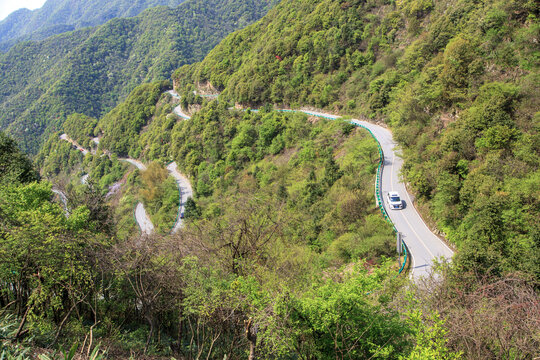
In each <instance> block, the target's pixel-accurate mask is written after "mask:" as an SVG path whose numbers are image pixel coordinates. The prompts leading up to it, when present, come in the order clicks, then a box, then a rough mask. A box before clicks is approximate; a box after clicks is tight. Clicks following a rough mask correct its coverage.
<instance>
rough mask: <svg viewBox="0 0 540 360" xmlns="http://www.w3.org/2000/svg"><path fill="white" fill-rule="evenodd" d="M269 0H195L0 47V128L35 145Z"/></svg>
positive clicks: (97, 111) (165, 69) (160, 75)
mask: <svg viewBox="0 0 540 360" xmlns="http://www.w3.org/2000/svg"><path fill="white" fill-rule="evenodd" d="M270 3H271V1H267V0H264V1H255V0H251V1H240V0H208V1H206V0H194V1H190V2H188V3H185V4H182V5H181V6H179V7H178V8H176V9H170V8H166V7H158V8H154V9H149V10H147V11H145V12H143V13H142V14H141V15H139V16H137V17H135V18H129V19H114V20H111V21H110V22H108V23H107V24H105V25H102V26H100V27H97V28H88V29H83V30H79V31H75V32H71V33H66V34H61V35H58V36H55V37H52V38H49V39H47V40H44V41H39V42H29V43H22V44H19V45H17V46H15V47H13V48H12V49H11V50H10V51H9V52H8V53H6V54H3V55H0V89H1V90H0V128H2V129H5V128H8V132H9V133H11V134H13V135H14V136H15V137H16V138H18V139H19V140H22V141H20V143H21V146H22V147H23V148H24V149H25V150H26V151H30V152H36V151H37V149H38V147H39V144H40V143H41V142H42V141H43V138H42V137H41V134H43V132H45V131H47V132H49V131H51V130H54V129H58V128H59V127H60V126H61V124H62V122H63V121H64V120H65V118H66V116H67V115H69V114H71V113H75V112H77V113H83V114H86V115H88V116H93V117H99V116H101V115H103V114H104V113H106V112H107V111H109V110H110V109H111V108H112V107H114V105H116V103H117V102H118V100H119V99H121V98H123V97H125V96H127V94H128V93H129V92H130V91H131V90H132V89H133V88H135V86H137V85H138V84H140V83H142V82H145V81H151V80H156V79H168V78H169V77H170V74H171V72H172V70H174V69H175V68H177V67H178V66H180V65H183V64H186V63H192V62H194V61H198V60H201V59H202V58H203V57H204V55H205V54H206V53H207V52H208V51H209V50H210V49H211V48H212V47H214V46H215V45H216V44H217V43H218V42H219V41H220V40H221V39H222V38H223V37H224V36H225V35H227V34H228V33H230V32H232V31H233V30H235V29H238V28H242V27H244V26H246V25H247V24H249V23H251V22H253V21H255V20H256V19H258V18H260V17H261V16H262V15H263V14H264V13H265V12H266V10H267V7H268V6H269V5H270Z"/></svg>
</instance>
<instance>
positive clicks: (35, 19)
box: [0, 0, 183, 51]
mask: <svg viewBox="0 0 540 360" xmlns="http://www.w3.org/2000/svg"><path fill="white" fill-rule="evenodd" d="M182 2H183V0H143V1H136V2H133V1H127V0H116V1H104V0H85V1H73V0H48V1H46V2H45V4H43V6H42V7H41V8H39V9H36V10H34V11H30V10H28V9H20V10H18V11H15V12H14V13H12V14H10V15H9V16H8V17H7V18H5V19H4V20H2V21H0V51H7V50H9V48H10V47H11V46H13V45H14V44H16V43H18V42H21V41H28V40H42V39H45V38H47V37H49V36H52V35H57V34H60V33H64V32H67V31H73V30H75V29H80V28H84V27H89V26H97V25H101V24H104V23H106V22H107V21H109V20H111V19H113V18H123V17H133V16H137V15H138V14H139V13H141V12H142V11H143V10H145V9H148V8H152V7H156V6H160V5H164V6H169V7H173V8H174V7H176V6H178V5H180V4H181V3H182Z"/></svg>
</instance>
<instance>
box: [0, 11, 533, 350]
mask: <svg viewBox="0 0 540 360" xmlns="http://www.w3.org/2000/svg"><path fill="white" fill-rule="evenodd" d="M153 11H156V13H158V12H159V11H161V10H153ZM232 11H234V10H232ZM537 17H538V10H537V8H536V7H535V4H534V3H533V2H529V1H518V0H511V1H505V2H502V1H499V0H489V1H487V2H483V3H478V2H476V3H471V2H467V1H462V0H451V1H449V2H445V3H442V2H433V1H426V0H399V1H397V2H393V1H391V2H390V1H383V0H374V1H367V2H364V1H347V2H342V1H333V0H320V1H311V0H309V1H297V0H296V1H295V0H284V1H283V2H282V3H281V4H280V5H279V6H278V7H277V8H275V10H273V11H272V12H271V13H270V14H269V15H268V16H267V17H265V18H264V19H262V20H261V21H260V22H259V23H256V24H254V25H252V26H250V27H247V28H246V29H244V30H241V31H239V32H236V33H234V34H232V35H231V36H229V37H228V38H227V39H225V40H224V41H223V42H222V44H221V45H219V46H218V47H217V48H216V49H215V50H214V51H213V52H212V53H211V54H210V55H209V56H208V57H207V58H206V59H205V60H204V61H203V62H202V63H199V64H195V65H189V66H185V67H182V68H180V69H179V70H178V71H177V72H176V73H175V78H174V84H175V86H176V87H177V90H178V92H179V93H180V94H183V95H184V98H183V99H182V101H181V104H182V106H184V107H189V106H190V110H197V111H196V112H194V113H193V117H192V118H191V119H190V120H187V121H186V120H182V119H180V118H178V117H177V116H175V115H174V114H171V113H170V112H171V110H172V107H173V106H174V105H175V104H174V102H173V100H172V99H171V97H170V96H169V95H162V91H163V90H164V89H165V88H166V85H165V83H163V82H154V83H147V84H144V85H141V86H140V87H137V88H136V89H135V90H134V91H133V92H132V93H131V94H130V95H129V96H128V97H127V100H126V101H125V102H124V103H121V104H120V105H118V106H117V107H116V108H115V109H113V110H112V111H110V112H109V113H108V114H107V115H105V116H102V117H101V119H100V120H99V121H97V120H95V119H93V118H91V117H86V116H82V115H79V114H76V115H72V117H70V118H69V121H67V122H65V124H63V123H64V121H63V119H59V120H58V125H59V124H61V123H62V124H63V128H64V129H65V130H66V131H67V132H71V133H73V134H72V136H73V137H76V138H77V139H78V141H81V142H83V143H87V142H89V141H90V138H91V137H92V136H94V135H96V134H99V135H101V137H102V141H101V143H100V146H101V149H107V150H112V151H113V152H115V153H119V154H129V155H130V156H133V157H137V158H142V159H144V160H145V161H146V162H147V163H151V164H150V165H149V168H150V169H149V170H148V171H147V172H139V171H138V170H135V171H133V172H128V171H127V170H126V168H125V166H126V165H124V166H122V165H120V163H119V162H118V161H117V158H116V156H115V155H112V156H111V157H110V158H109V157H108V156H103V157H101V155H91V154H90V155H87V156H85V157H84V158H83V157H82V154H80V152H78V151H76V150H74V149H73V148H72V147H71V145H70V144H69V143H67V142H65V141H60V140H59V138H58V135H59V134H58V133H57V134H54V135H53V136H51V137H50V138H49V140H48V141H47V143H46V144H45V146H44V149H43V151H42V152H40V154H39V155H38V158H37V160H38V164H40V166H42V172H43V174H44V175H45V176H51V177H56V178H61V177H62V176H66V177H68V176H70V174H71V175H72V174H73V173H78V175H80V174H81V173H82V172H89V173H90V174H91V176H90V180H91V181H90V182H89V185H88V186H82V185H80V184H79V180H78V177H77V178H76V179H75V180H73V181H72V182H75V183H77V185H76V186H75V185H74V184H71V185H69V186H67V187H68V188H69V187H70V186H71V187H72V189H70V191H68V192H69V193H68V198H69V199H70V200H69V201H70V203H69V207H70V211H71V215H69V216H68V217H66V215H65V214H64V212H63V210H62V208H61V207H60V206H59V205H58V204H55V203H53V202H51V200H50V199H51V198H52V194H51V191H50V185H49V184H48V183H45V182H41V183H37V182H31V181H32V178H31V177H28V178H27V177H26V176H23V177H20V176H19V175H18V174H21V173H22V172H20V171H18V170H17V169H21V168H22V169H25V166H27V165H25V164H28V162H27V160H25V159H24V158H23V157H19V160H16V161H15V162H14V163H9V161H8V163H9V167H11V168H12V169H15V171H13V172H11V174H15V176H11V175H9V176H10V177H9V179H17V178H18V177H19V178H20V179H21V180H15V181H13V180H11V181H12V182H13V183H9V184H8V185H7V186H2V187H0V215H1V216H0V225H1V227H0V306H1V307H2V308H3V307H6V308H5V310H2V313H0V321H1V323H6V324H7V326H6V329H7V330H6V331H5V334H6V335H5V336H7V337H9V339H10V340H11V341H12V342H13V343H17V342H18V343H19V344H21V345H23V346H30V347H34V348H35V347H36V346H50V347H55V346H56V344H69V345H68V346H70V347H71V344H73V343H74V340H76V339H77V340H80V339H84V338H90V337H92V338H93V339H99V340H102V341H104V342H105V343H107V344H108V348H109V349H110V350H111V353H113V354H127V353H129V354H131V355H132V356H134V357H143V356H152V355H156V356H167V357H175V358H186V359H197V358H216V359H223V358H227V359H241V358H249V359H257V358H279V359H335V358H352V359H365V358H373V359H375V358H379V359H400V360H404V359H409V360H419V359H433V360H434V359H448V360H454V359H460V358H466V359H475V360H476V359H486V360H487V359H534V358H536V357H538V355H539V354H538V349H539V348H540V340H539V338H538V322H537V320H536V319H538V318H540V313H539V309H540V308H539V307H538V279H539V276H540V270H539V269H540V265H539V262H538V261H539V260H538V259H539V257H538V253H539V249H538V246H539V244H538V234H539V233H540V229H539V225H538V221H537V220H536V219H538V218H539V215H540V212H539V210H538V209H539V205H540V203H539V201H540V198H539V193H538V191H539V190H538V189H540V186H539V185H540V177H539V176H538V167H539V159H540V142H539V141H538V140H539V139H538V136H539V135H538V130H539V128H540V123H539V121H540V117H539V116H538V112H537V111H538V96H537V93H538V61H537V60H538V49H537V38H538V31H539V29H540V27H539V25H538V20H537ZM114 23H116V24H117V25H118V26H120V24H121V23H122V22H121V21H115V22H114ZM88 31H91V30H88ZM59 39H62V36H60V37H59ZM112 39H114V37H112ZM128 63H129V62H128ZM13 86H15V85H13ZM17 86H18V85H17ZM214 88H217V90H220V91H222V97H221V98H220V99H219V101H214V100H212V98H209V97H203V96H200V95H196V94H193V90H198V94H202V93H203V91H204V92H206V93H209V92H212V91H213V90H214ZM6 91H7V90H6ZM233 101H234V102H240V103H241V104H243V105H257V106H258V105H261V106H260V107H261V109H260V111H250V110H246V111H238V110H229V107H230V106H231V104H228V103H227V102H233ZM272 103H277V104H278V105H292V106H301V105H310V106H315V107H324V108H326V109H330V110H333V111H341V112H346V113H349V114H353V115H362V114H364V115H365V116H369V117H372V118H374V119H384V120H385V121H386V122H387V123H388V125H389V126H390V127H391V128H392V130H393V133H394V137H395V139H396V140H397V141H399V143H400V144H401V146H402V148H403V156H404V159H405V167H404V176H405V178H406V180H407V181H408V182H409V184H410V185H411V187H412V189H413V190H414V192H415V193H416V195H417V200H418V204H417V205H418V206H419V207H420V209H421V210H422V211H423V212H424V214H425V215H427V216H426V218H427V219H428V221H432V220H433V221H434V222H436V223H437V225H438V226H439V228H440V229H442V230H443V231H444V232H445V233H446V235H447V237H448V239H450V240H451V241H452V242H453V243H454V244H455V245H456V247H457V248H458V251H457V255H456V257H455V258H454V259H453V261H452V263H451V264H440V265H439V266H436V268H437V273H436V274H434V276H433V278H428V279H425V280H424V281H422V282H421V283H419V284H411V283H409V282H408V279H407V278H406V277H402V276H396V270H397V263H396V261H395V259H393V257H394V256H395V254H394V253H395V251H394V239H393V233H392V229H391V228H390V226H389V225H388V224H387V223H386V222H385V221H384V220H383V218H382V217H381V216H380V214H379V213H378V210H377V208H376V206H375V204H374V199H373V181H374V173H375V170H376V168H377V164H378V154H377V146H376V144H375V143H374V141H373V139H372V138H371V137H370V136H369V135H368V134H367V133H366V132H365V131H363V130H361V129H359V128H356V127H354V126H352V125H351V124H349V123H346V122H344V121H326V120H321V119H319V118H315V117H310V116H307V115H305V114H297V113H288V112H286V113H285V112H279V111H273V110H272V108H273V107H272V105H271V104H272ZM74 112H76V113H85V112H82V111H74ZM102 113H104V111H103V112H100V113H99V114H97V115H92V114H89V115H92V116H95V117H98V116H101V114H102ZM86 114H88V113H86ZM96 121H97V125H96ZM4 141H5V142H6V143H8V144H10V145H9V148H10V149H12V148H14V145H13V143H12V142H9V141H8V140H4ZM9 151H11V150H9ZM0 159H1V157H0ZM7 159H8V160H9V158H7ZM172 160H174V161H176V162H177V164H178V165H179V167H180V168H181V169H182V171H183V172H184V173H186V174H187V175H189V177H190V180H191V182H192V184H193V188H194V191H195V195H196V196H195V198H194V199H193V200H192V201H190V202H189V203H188V204H187V206H186V213H185V220H186V221H185V227H184V229H183V230H182V231H180V232H179V233H178V234H166V235H164V233H167V230H168V229H169V228H170V223H169V224H167V221H170V222H172V221H173V219H172V216H171V215H173V213H172V211H173V209H174V210H175V208H176V206H177V203H175V201H177V200H178V198H177V194H178V193H177V191H176V189H175V186H173V185H174V183H173V182H172V181H171V180H170V177H168V176H166V171H165V169H163V167H162V165H160V164H165V163H167V162H169V161H172ZM152 161H154V162H152ZM4 162H6V161H5V160H4ZM0 164H1V163H0ZM63 172H65V175H63V174H64V173H63ZM17 181H30V183H23V184H19V183H17ZM116 181H119V182H121V183H122V187H121V190H120V191H119V193H118V194H117V195H111V196H110V197H109V198H107V200H106V199H105V198H104V196H105V195H106V192H107V191H108V186H109V185H110V184H112V183H113V182H116ZM173 189H174V191H173ZM173 194H174V196H173ZM139 196H140V198H141V199H142V200H143V201H144V202H145V205H146V206H147V208H148V209H149V210H150V212H151V216H152V218H153V219H156V222H159V224H156V225H158V226H161V228H160V229H159V230H160V231H161V232H162V233H161V234H160V233H157V234H154V235H152V236H140V234H139V233H138V232H137V231H136V228H134V225H135V224H134V222H133V219H132V214H133V208H134V205H135V203H136V201H137V199H138V198H139ZM109 206H112V207H113V208H114V213H112V211H113V210H111V209H110V208H109ZM162 224H166V226H165V225H162ZM21 249H22V251H21ZM44 255H45V256H44ZM79 270H80V271H79ZM416 285H418V286H416ZM20 294H22V295H20ZM14 319H15V320H14ZM15 321H16V322H15ZM16 323H18V324H21V323H22V324H23V326H21V327H20V329H21V332H22V331H26V333H28V335H29V336H28V337H27V339H26V340H25V339H23V338H24V335H25V334H26V333H24V334H22V335H21V334H17V333H13V331H14V329H15V328H17V329H19V327H18V326H16V325H14V324H16ZM17 332H18V330H17ZM1 335H3V333H2V334H1ZM2 346H4V345H2ZM83 347H84V346H83ZM7 351H9V352H10V353H17V351H19V350H18V349H17V348H15V347H13V346H11V344H8V350H7ZM79 351H80V350H79ZM143 354H144V355H143ZM113 356H114V355H113Z"/></svg>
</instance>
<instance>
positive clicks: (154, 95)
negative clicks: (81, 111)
mask: <svg viewBox="0 0 540 360" xmlns="http://www.w3.org/2000/svg"><path fill="white" fill-rule="evenodd" d="M167 88H170V83H169V82H168V81H161V82H155V83H152V84H144V85H140V86H138V87H137V88H136V89H135V90H133V91H132V92H131V94H130V95H129V96H128V98H127V99H126V101H124V102H122V103H121V104H119V105H118V106H117V107H115V108H114V109H113V110H111V112H110V113H108V114H107V115H105V116H104V117H103V118H102V119H101V120H100V122H99V124H98V126H97V128H96V130H95V133H96V135H98V134H103V137H102V139H101V140H100V144H99V145H100V146H99V148H100V149H107V150H109V151H112V152H114V153H117V154H119V155H128V154H129V155H130V156H132V157H134V158H138V157H139V155H140V154H139V153H138V151H136V149H135V148H134V144H136V140H137V137H138V134H139V132H140V131H141V130H142V128H143V126H145V125H146V124H147V122H148V120H149V119H150V117H151V116H152V115H153V113H154V111H155V108H156V102H157V100H158V99H159V97H160V96H161V93H162V92H163V91H164V90H166V89H167Z"/></svg>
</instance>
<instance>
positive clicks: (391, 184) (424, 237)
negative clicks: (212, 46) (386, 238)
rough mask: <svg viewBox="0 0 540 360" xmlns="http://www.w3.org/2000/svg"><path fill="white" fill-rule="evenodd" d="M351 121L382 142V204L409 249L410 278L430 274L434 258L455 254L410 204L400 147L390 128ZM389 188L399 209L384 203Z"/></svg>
mask: <svg viewBox="0 0 540 360" xmlns="http://www.w3.org/2000/svg"><path fill="white" fill-rule="evenodd" d="M300 111H301V112H303V113H305V114H308V115H313V116H319V117H323V118H326V119H331V120H335V119H340V118H341V116H336V115H332V114H327V113H323V112H316V111H310V110H300ZM351 123H354V124H356V125H359V126H362V127H365V128H367V129H369V130H370V131H371V132H372V134H373V135H374V136H375V138H376V139H377V141H379V144H380V145H381V148H382V151H383V154H384V164H383V171H382V176H381V189H380V190H381V195H382V198H383V202H384V204H383V206H384V207H385V209H386V210H387V213H388V216H389V217H390V219H391V220H392V222H393V223H394V225H395V227H396V229H397V230H398V231H399V232H400V233H401V234H402V237H403V241H404V242H405V244H406V245H407V248H408V249H409V253H410V255H411V257H412V266H411V277H413V278H420V277H424V276H426V275H428V274H429V272H430V270H431V268H432V266H433V262H434V261H435V259H437V258H446V259H448V260H450V259H451V258H452V256H453V255H454V252H453V251H452V249H450V248H449V247H448V245H446V243H445V242H444V241H443V240H442V239H440V238H439V237H438V236H437V235H435V234H434V233H433V232H432V231H431V230H430V229H429V228H428V226H427V225H426V223H425V222H424V220H423V219H422V217H421V216H420V214H419V213H418V211H417V210H416V208H415V207H414V204H413V197H412V195H411V194H409V192H408V191H407V188H406V187H405V184H404V183H403V181H402V180H401V177H400V173H401V168H402V166H403V159H402V158H401V157H400V150H399V149H398V146H397V144H396V143H395V142H394V139H393V137H392V133H391V132H390V130H388V129H386V128H384V127H382V126H379V125H376V124H373V123H370V122H367V121H363V120H356V119H353V120H351ZM389 191H397V192H398V193H399V194H400V195H401V198H402V200H403V202H404V208H403V209H402V210H390V209H389V207H388V204H387V202H386V195H387V194H388V192H389Z"/></svg>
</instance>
